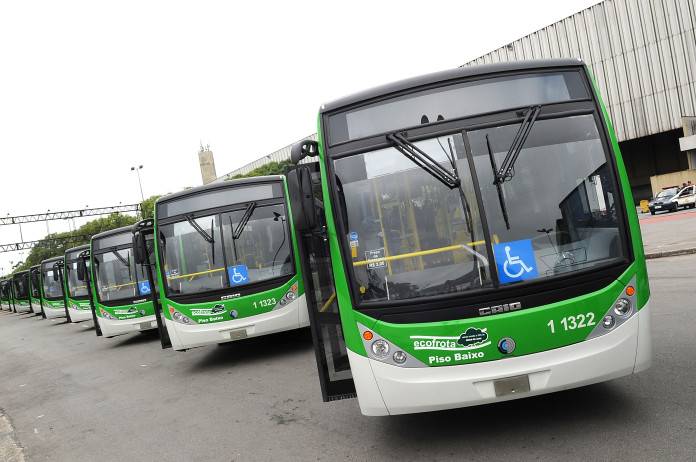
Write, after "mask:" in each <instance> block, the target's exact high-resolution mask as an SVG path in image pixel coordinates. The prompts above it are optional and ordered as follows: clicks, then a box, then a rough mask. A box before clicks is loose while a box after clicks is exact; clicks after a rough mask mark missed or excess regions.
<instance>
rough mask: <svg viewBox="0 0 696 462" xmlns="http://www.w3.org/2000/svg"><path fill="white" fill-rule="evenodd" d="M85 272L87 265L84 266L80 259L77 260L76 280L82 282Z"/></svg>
mask: <svg viewBox="0 0 696 462" xmlns="http://www.w3.org/2000/svg"><path fill="white" fill-rule="evenodd" d="M86 272H87V265H86V264H85V261H84V260H83V259H82V258H80V259H78V260H77V280H78V281H84V280H85V273H86Z"/></svg>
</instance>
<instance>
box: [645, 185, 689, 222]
mask: <svg viewBox="0 0 696 462" xmlns="http://www.w3.org/2000/svg"><path fill="white" fill-rule="evenodd" d="M680 207H683V208H686V207H689V208H694V207H696V185H690V186H685V187H683V188H679V187H678V186H668V187H665V188H662V191H660V192H659V193H657V194H656V195H655V197H654V198H652V199H651V200H650V203H649V204H648V209H650V213H651V214H652V215H655V212H665V211H667V212H676V211H677V210H679V208H680Z"/></svg>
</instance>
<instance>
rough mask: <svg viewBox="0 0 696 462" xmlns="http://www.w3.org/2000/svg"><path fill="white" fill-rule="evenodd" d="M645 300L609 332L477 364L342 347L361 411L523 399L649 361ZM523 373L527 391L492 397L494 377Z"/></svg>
mask: <svg viewBox="0 0 696 462" xmlns="http://www.w3.org/2000/svg"><path fill="white" fill-rule="evenodd" d="M650 316H651V313H650V304H649V303H646V305H645V306H644V307H643V308H642V309H641V310H640V311H639V312H638V313H636V314H635V315H633V317H632V318H631V319H629V320H628V321H626V322H625V323H623V324H622V325H621V326H619V327H617V328H616V330H615V331H614V332H611V333H609V334H606V335H603V336H600V337H596V338H594V339H592V340H586V341H584V342H580V343H576V344H573V345H569V346H566V347H563V348H557V349H554V350H549V351H544V352H541V353H535V354H530V355H526V356H520V357H515V358H508V359H505V360H499V361H489V362H482V363H474V364H466V365H457V366H444V367H424V368H403V367H397V366H392V365H389V364H385V363H382V362H379V361H375V360H372V359H368V358H366V357H364V356H361V355H358V354H355V353H353V352H352V351H350V350H348V356H349V358H350V367H351V370H352V372H353V380H354V381H355V387H356V391H357V394H358V401H359V403H360V410H361V411H362V413H363V414H364V415H390V414H392V415H393V414H408V413H416V412H428V411H437V410H442V409H452V408H459V407H466V406H473V405H478V404H486V403H492V402H498V401H508V400H511V399H517V398H524V397H527V396H534V395H540V394H544V393H551V392H555V391H560V390H566V389H570V388H575V387H580V386H584V385H589V384H593V383H597V382H602V381H605V380H610V379H614V378H617V377H622V376H625V375H629V374H632V373H636V372H640V371H643V370H645V369H647V368H648V367H650V365H651V363H652V340H651V334H650V330H651V319H650ZM520 375H528V376H529V386H530V391H529V392H525V393H520V394H516V395H507V396H503V397H496V395H495V387H494V381H495V380H498V379H504V378H508V377H515V376H520Z"/></svg>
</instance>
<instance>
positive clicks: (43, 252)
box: [13, 213, 138, 273]
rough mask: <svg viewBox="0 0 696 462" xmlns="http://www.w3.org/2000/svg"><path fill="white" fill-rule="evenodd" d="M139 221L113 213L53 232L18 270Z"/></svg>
mask: <svg viewBox="0 0 696 462" xmlns="http://www.w3.org/2000/svg"><path fill="white" fill-rule="evenodd" d="M137 221H138V218H136V217H131V216H129V215H121V214H120V213H112V214H111V215H109V216H108V217H104V218H97V219H96V220H92V221H89V222H87V223H85V224H84V225H82V226H80V227H79V228H78V229H77V230H75V231H69V232H65V233H52V234H49V235H48V236H46V237H45V238H43V239H42V240H41V241H40V242H39V243H37V244H36V245H35V246H34V247H32V249H31V252H29V256H28V257H27V259H26V260H25V261H24V263H23V264H22V265H21V266H18V267H17V268H16V269H15V270H14V271H13V273H15V272H17V271H23V270H28V269H29V268H31V267H32V266H34V265H38V264H39V263H41V262H42V261H44V260H46V259H48V258H52V257H55V256H58V255H63V254H64V253H65V251H66V250H68V249H70V248H72V247H77V246H79V245H83V244H89V241H90V239H92V236H94V235H95V234H99V233H103V232H104V231H109V230H112V229H116V228H121V227H123V226H131V225H133V224H134V223H136V222H137Z"/></svg>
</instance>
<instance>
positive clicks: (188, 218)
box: [184, 215, 215, 244]
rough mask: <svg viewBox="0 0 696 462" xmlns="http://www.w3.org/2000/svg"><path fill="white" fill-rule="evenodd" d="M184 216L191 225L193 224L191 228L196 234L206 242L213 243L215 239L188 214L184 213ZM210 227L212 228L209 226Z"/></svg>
mask: <svg viewBox="0 0 696 462" xmlns="http://www.w3.org/2000/svg"><path fill="white" fill-rule="evenodd" d="M184 218H186V221H188V222H189V224H190V225H191V226H193V229H195V230H196V231H198V234H200V235H201V237H203V239H205V240H206V241H207V242H208V243H210V244H215V239H213V237H212V236H210V235H209V234H208V233H206V232H205V231H204V230H203V228H201V227H200V226H199V225H198V223H196V222H195V220H194V219H193V218H192V217H191V216H190V215H184ZM211 229H212V228H211Z"/></svg>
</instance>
